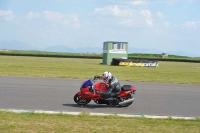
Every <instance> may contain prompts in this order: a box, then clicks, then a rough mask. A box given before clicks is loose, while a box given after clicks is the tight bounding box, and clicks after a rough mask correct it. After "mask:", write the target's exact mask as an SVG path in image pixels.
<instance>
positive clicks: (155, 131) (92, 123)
mask: <svg viewBox="0 0 200 133" xmlns="http://www.w3.org/2000/svg"><path fill="white" fill-rule="evenodd" d="M0 118H1V119H0V131H1V133H11V132H15V133H19V132H20V133H22V132H23V133H41V132H48V133H55V132H58V133H62V132H63V133H64V132H67V133H72V132H73V133H74V132H76V133H78V132H80V133H88V132H96V133H103V132H104V133H105V132H106V133H117V132H124V133H134V132H137V133H144V132H148V133H161V132H162V133H169V132H170V133H199V132H200V120H199V119H197V120H180V119H179V120H176V119H146V118H125V117H119V116H89V115H87V114H81V115H77V116H74V115H64V114H53V115H50V114H31V113H24V114H22V113H19V114H17V113H10V112H0Z"/></svg>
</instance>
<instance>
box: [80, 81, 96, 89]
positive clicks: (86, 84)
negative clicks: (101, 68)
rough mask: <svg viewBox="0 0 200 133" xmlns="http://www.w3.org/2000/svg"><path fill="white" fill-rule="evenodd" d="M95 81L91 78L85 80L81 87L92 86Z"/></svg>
mask: <svg viewBox="0 0 200 133" xmlns="http://www.w3.org/2000/svg"><path fill="white" fill-rule="evenodd" d="M92 85H93V82H92V81H91V79H89V80H87V81H85V82H84V83H83V84H82V85H81V88H87V87H88V86H92Z"/></svg>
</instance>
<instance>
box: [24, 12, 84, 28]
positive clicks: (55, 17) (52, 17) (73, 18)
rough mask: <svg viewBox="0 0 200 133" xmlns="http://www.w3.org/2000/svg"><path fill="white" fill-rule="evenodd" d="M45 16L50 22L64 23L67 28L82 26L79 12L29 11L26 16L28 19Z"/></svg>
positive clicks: (54, 23)
mask: <svg viewBox="0 0 200 133" xmlns="http://www.w3.org/2000/svg"><path fill="white" fill-rule="evenodd" d="M40 17H43V18H45V19H46V20H48V21H49V22H51V23H53V24H52V25H56V24H62V25H63V26H64V27H65V28H67V27H71V26H75V27H76V28H80V27H81V25H80V20H79V18H78V16H77V14H74V13H72V14H63V13H60V12H53V11H44V12H41V13H33V12H29V13H28V15H27V16H26V18H27V19H29V20H30V19H37V18H40Z"/></svg>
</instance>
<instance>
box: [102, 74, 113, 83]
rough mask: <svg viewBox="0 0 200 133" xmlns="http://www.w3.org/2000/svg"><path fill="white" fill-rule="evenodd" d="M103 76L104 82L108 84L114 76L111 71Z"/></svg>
mask: <svg viewBox="0 0 200 133" xmlns="http://www.w3.org/2000/svg"><path fill="white" fill-rule="evenodd" d="M102 76H103V81H104V82H108V80H109V79H111V77H112V74H111V73H110V72H109V71H105V72H104V73H103V75H102Z"/></svg>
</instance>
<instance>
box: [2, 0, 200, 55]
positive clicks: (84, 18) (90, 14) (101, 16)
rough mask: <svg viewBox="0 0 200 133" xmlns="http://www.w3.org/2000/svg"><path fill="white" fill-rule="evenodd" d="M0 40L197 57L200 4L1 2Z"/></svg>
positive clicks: (171, 0) (163, 0)
mask: <svg viewBox="0 0 200 133" xmlns="http://www.w3.org/2000/svg"><path fill="white" fill-rule="evenodd" d="M0 31H1V32H0V41H19V42H22V43H26V44H30V45H32V46H36V47H40V48H45V47H48V46H55V45H65V46H68V47H71V48H77V47H102V46H103V42H105V41H122V42H128V43H129V47H135V48H145V49H156V50H160V51H163V52H165V51H185V52H188V53H192V54H196V55H200V0H0Z"/></svg>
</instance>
